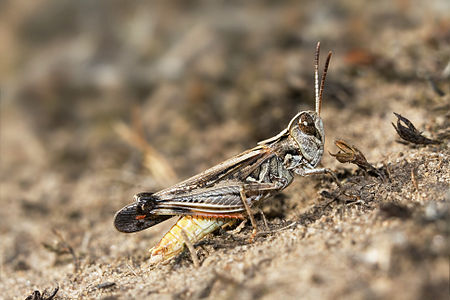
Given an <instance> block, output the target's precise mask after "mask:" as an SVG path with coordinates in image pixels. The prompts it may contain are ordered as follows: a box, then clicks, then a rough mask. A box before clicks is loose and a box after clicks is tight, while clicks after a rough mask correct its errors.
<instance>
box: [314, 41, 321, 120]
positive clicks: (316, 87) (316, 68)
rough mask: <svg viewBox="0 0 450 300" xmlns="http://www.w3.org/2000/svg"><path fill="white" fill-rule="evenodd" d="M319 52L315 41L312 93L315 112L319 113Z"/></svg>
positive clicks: (318, 43)
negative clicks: (313, 94) (314, 100)
mask: <svg viewBox="0 0 450 300" xmlns="http://www.w3.org/2000/svg"><path fill="white" fill-rule="evenodd" d="M319 53H320V42H317V46H316V56H315V59H314V93H315V96H316V97H315V98H316V112H317V113H318V114H319V115H320V107H321V106H322V103H321V99H320V98H319Z"/></svg>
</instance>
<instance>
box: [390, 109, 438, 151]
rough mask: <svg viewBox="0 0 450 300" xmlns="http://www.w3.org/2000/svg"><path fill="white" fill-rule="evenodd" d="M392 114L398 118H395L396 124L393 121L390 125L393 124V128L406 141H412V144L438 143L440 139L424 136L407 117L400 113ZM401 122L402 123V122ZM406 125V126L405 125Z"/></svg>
mask: <svg viewBox="0 0 450 300" xmlns="http://www.w3.org/2000/svg"><path fill="white" fill-rule="evenodd" d="M394 115H395V116H396V117H397V118H398V119H397V126H395V125H394V123H391V124H392V126H394V128H395V130H396V131H397V133H398V135H399V136H400V137H401V138H402V139H404V140H405V141H407V142H410V143H413V144H421V145H428V144H440V143H441V142H440V141H437V140H431V139H429V138H426V137H424V136H423V135H422V133H421V132H420V131H419V130H417V129H416V127H414V125H413V123H411V121H409V120H408V119H407V118H405V117H403V116H402V115H400V114H397V113H395V112H394ZM402 122H403V124H404V125H403V124H402ZM405 125H406V126H405Z"/></svg>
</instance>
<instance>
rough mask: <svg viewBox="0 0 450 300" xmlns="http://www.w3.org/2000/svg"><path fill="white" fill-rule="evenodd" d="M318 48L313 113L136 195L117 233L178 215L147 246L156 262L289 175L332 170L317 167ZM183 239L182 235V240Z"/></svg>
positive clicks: (120, 216) (320, 143) (236, 214)
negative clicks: (183, 176)
mask: <svg viewBox="0 0 450 300" xmlns="http://www.w3.org/2000/svg"><path fill="white" fill-rule="evenodd" d="M319 51H320V43H317V47H316V53H315V65H314V67H315V68H314V71H315V72H314V75H315V76H314V79H315V80H314V82H315V100H316V110H315V111H302V112H300V113H298V114H297V115H296V116H294V118H292V120H291V121H290V122H289V125H288V126H287V128H286V129H284V130H283V131H281V132H280V133H279V134H277V135H276V136H274V137H272V138H270V139H267V140H264V141H262V142H259V143H258V145H257V146H256V147H254V148H253V149H250V150H247V151H245V152H243V153H241V154H239V155H236V156H234V157H232V158H230V159H228V160H226V161H224V162H222V163H220V164H218V165H216V166H214V167H212V168H210V169H208V170H206V171H204V172H203V173H200V174H198V175H196V176H193V177H191V178H189V179H187V180H185V181H183V182H181V183H178V184H176V185H174V186H172V187H169V188H167V189H164V190H162V191H159V192H157V193H148V192H144V193H139V194H136V195H135V196H134V200H135V202H134V203H132V204H130V205H127V206H125V207H124V208H122V209H121V210H120V211H119V212H117V214H116V216H115V219H114V225H115V227H116V228H117V230H119V231H121V232H136V231H140V230H143V229H146V228H148V227H151V226H154V225H156V224H158V223H161V222H163V221H165V220H167V219H169V218H171V217H173V216H176V215H178V216H181V218H180V219H179V220H178V222H177V223H176V224H175V225H174V226H173V227H172V229H171V230H170V231H169V232H168V233H166V235H165V236H164V237H163V238H162V239H161V241H160V242H159V243H158V245H157V246H156V247H154V248H153V249H152V250H151V262H153V263H156V262H159V261H162V260H166V259H168V258H171V257H174V256H175V255H176V254H178V253H180V252H181V251H182V250H183V248H184V245H185V243H191V244H194V243H195V242H197V241H199V240H200V239H202V238H203V237H204V236H205V235H207V234H208V233H211V232H213V231H214V230H216V229H218V228H219V227H221V226H223V225H226V224H228V223H230V222H233V221H234V220H235V219H245V218H246V216H248V217H249V218H250V220H251V222H252V225H253V227H254V233H255V232H256V223H255V221H254V218H253V215H252V212H251V210H250V208H251V207H253V206H254V205H255V204H257V203H258V202H260V201H261V200H262V199H264V198H267V197H270V196H271V195H273V194H275V193H278V192H280V191H281V190H283V189H285V188H286V187H287V186H288V185H289V184H290V183H291V182H292V180H293V179H294V175H295V174H297V175H301V176H307V175H313V174H324V173H328V174H333V173H332V172H331V171H330V170H328V169H326V168H317V165H318V164H319V162H320V160H321V159H322V155H323V151H324V150H323V149H324V143H325V133H324V129H323V123H322V119H321V118H320V110H321V105H322V94H323V88H324V83H325V78H326V74H327V70H328V64H329V62H330V58H331V52H329V53H328V56H327V59H326V62H325V67H324V70H323V74H322V79H321V82H320V86H319ZM183 237H188V239H189V241H185V239H184V238H183Z"/></svg>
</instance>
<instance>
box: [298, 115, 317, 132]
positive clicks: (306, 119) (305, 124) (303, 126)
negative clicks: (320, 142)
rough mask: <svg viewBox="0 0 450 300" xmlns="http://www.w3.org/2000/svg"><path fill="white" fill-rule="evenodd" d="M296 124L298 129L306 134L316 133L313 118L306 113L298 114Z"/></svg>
mask: <svg viewBox="0 0 450 300" xmlns="http://www.w3.org/2000/svg"><path fill="white" fill-rule="evenodd" d="M298 126H299V128H300V130H301V131H302V132H303V133H305V134H307V135H316V133H317V131H316V125H315V124H314V120H313V118H312V117H311V116H310V115H309V114H307V113H304V114H302V115H301V116H300V119H299V120H298Z"/></svg>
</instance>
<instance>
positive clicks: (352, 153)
mask: <svg viewBox="0 0 450 300" xmlns="http://www.w3.org/2000/svg"><path fill="white" fill-rule="evenodd" d="M334 144H335V145H336V147H338V148H339V151H338V152H337V153H335V154H333V153H331V152H329V153H330V155H331V156H334V157H335V158H336V159H337V160H338V161H339V162H340V163H352V164H355V165H357V166H358V167H359V168H361V169H362V170H364V171H365V172H367V173H368V174H369V175H372V176H376V177H380V178H382V179H384V177H385V176H384V174H383V173H382V172H380V170H378V169H377V168H375V167H374V166H372V165H371V164H369V163H368V162H367V159H366V157H365V156H364V154H363V153H362V152H361V151H360V150H359V149H358V148H356V146H354V145H351V146H350V145H349V144H348V143H347V142H346V141H344V140H335V141H334Z"/></svg>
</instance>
